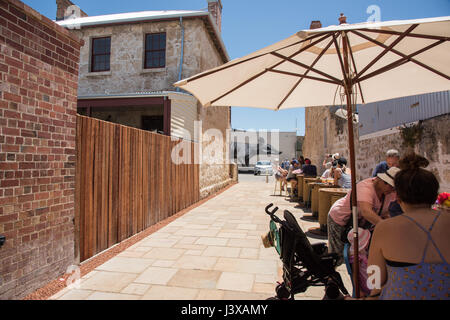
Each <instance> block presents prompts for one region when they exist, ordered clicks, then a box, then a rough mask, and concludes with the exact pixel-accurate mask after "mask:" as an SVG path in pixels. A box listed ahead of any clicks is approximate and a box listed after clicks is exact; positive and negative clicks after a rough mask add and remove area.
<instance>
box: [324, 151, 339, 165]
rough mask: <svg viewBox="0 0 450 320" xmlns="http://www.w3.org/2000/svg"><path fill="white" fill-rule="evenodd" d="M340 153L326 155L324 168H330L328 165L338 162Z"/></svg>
mask: <svg viewBox="0 0 450 320" xmlns="http://www.w3.org/2000/svg"><path fill="white" fill-rule="evenodd" d="M339 158H340V156H339V153H335V154H326V155H325V159H324V160H323V163H322V166H323V167H324V168H328V165H332V164H333V162H334V161H336V160H337V159H339ZM328 159H331V160H330V161H328Z"/></svg>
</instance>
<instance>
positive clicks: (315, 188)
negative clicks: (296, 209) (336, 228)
mask: <svg viewBox="0 0 450 320" xmlns="http://www.w3.org/2000/svg"><path fill="white" fill-rule="evenodd" d="M309 185H310V186H311V211H312V214H313V216H314V215H315V216H317V214H318V213H319V189H321V188H334V186H333V185H330V184H329V183H323V182H309Z"/></svg>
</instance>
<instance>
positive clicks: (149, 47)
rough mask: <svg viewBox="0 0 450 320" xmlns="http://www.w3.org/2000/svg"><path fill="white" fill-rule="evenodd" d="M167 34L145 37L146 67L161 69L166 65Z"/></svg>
mask: <svg viewBox="0 0 450 320" xmlns="http://www.w3.org/2000/svg"><path fill="white" fill-rule="evenodd" d="M165 60H166V34H165V33H153V34H147V35H146V36H145V67H146V68H161V67H164V66H165V63H166V61H165Z"/></svg>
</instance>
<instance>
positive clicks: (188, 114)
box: [169, 93, 197, 141]
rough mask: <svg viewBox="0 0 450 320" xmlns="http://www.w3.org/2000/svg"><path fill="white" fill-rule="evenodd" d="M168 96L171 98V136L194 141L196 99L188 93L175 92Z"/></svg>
mask: <svg viewBox="0 0 450 320" xmlns="http://www.w3.org/2000/svg"><path fill="white" fill-rule="evenodd" d="M169 98H170V100H171V136H172V137H178V138H182V139H185V140H188V141H195V135H194V121H196V120H197V100H196V99H195V98H194V97H192V96H189V95H185V94H175V93H169ZM185 130H187V132H186V131H185ZM188 133H189V134H188Z"/></svg>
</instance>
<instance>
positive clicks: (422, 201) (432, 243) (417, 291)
mask: <svg viewBox="0 0 450 320" xmlns="http://www.w3.org/2000/svg"><path fill="white" fill-rule="evenodd" d="M428 164H429V162H428V160H427V159H425V158H424V157H421V156H419V155H416V154H410V155H407V156H406V157H404V158H403V159H401V160H400V164H399V167H400V169H401V171H400V172H398V173H397V175H396V176H395V179H394V185H395V190H396V191H397V201H398V203H399V204H400V206H401V207H402V209H403V211H404V213H403V214H402V215H399V216H397V217H395V218H391V219H387V220H383V221H380V223H378V224H377V225H376V227H375V231H374V233H373V236H372V242H371V244H370V250H369V261H368V265H369V268H370V267H371V266H377V267H378V270H379V272H378V273H379V275H378V277H377V279H378V281H377V282H378V284H379V286H378V288H376V287H375V288H372V291H371V294H370V297H368V298H367V299H377V298H378V299H380V300H385V299H386V300H388V299H389V300H393V299H395V300H416V299H417V300H418V299H426V300H431V299H444V300H448V299H449V291H448V290H449V288H450V280H449V279H450V278H449V276H448V270H449V268H450V265H449V261H450V241H449V235H448V230H450V215H449V213H448V212H445V211H446V210H442V211H439V210H433V209H432V205H433V204H434V203H435V201H436V198H437V196H438V192H439V182H438V180H437V178H436V176H435V175H434V174H433V173H432V172H431V171H428V170H426V169H424V168H425V167H426V166H428ZM394 275H396V276H394ZM368 276H369V282H370V279H371V278H372V277H373V278H374V279H375V277H374V276H373V275H372V274H369V275H368ZM369 284H373V282H370V283H369ZM369 287H370V286H369Z"/></svg>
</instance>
